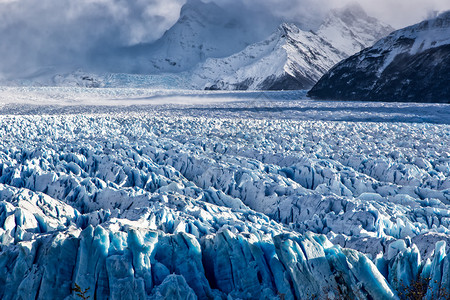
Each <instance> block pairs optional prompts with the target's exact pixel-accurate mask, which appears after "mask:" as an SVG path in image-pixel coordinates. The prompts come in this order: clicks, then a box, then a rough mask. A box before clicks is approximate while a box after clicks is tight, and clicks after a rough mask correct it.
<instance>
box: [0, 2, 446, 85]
mask: <svg viewBox="0 0 450 300" xmlns="http://www.w3.org/2000/svg"><path fill="white" fill-rule="evenodd" d="M189 1H200V0H189ZM204 1H205V2H216V3H217V4H219V5H221V6H226V7H228V8H229V9H230V10H233V9H235V11H236V17H237V18H242V17H245V18H250V20H251V18H261V16H264V18H267V17H268V16H269V18H272V21H274V23H276V22H278V21H279V22H280V23H281V22H282V21H288V22H301V20H307V19H308V18H310V19H317V18H320V16H323V15H324V14H325V13H326V12H327V11H329V10H330V9H332V8H337V7H342V6H344V5H345V4H346V3H348V2H349V0H204ZM185 2H186V0H39V1H38V0H0V40H1V43H0V76H1V74H13V73H18V74H23V75H24V76H25V75H26V74H27V73H32V72H34V69H36V68H37V66H47V65H48V66H50V65H52V64H55V62H57V64H59V65H69V64H74V62H75V63H77V62H84V63H86V62H88V61H89V56H91V55H92V53H95V52H101V51H104V49H108V48H114V47H122V46H129V45H136V44H139V43H149V42H152V41H154V40H156V39H158V38H159V37H160V36H161V35H162V34H163V33H164V32H165V31H166V30H167V29H169V28H170V27H171V26H172V25H173V24H174V23H175V22H176V21H177V19H178V17H179V14H180V9H181V7H182V5H183V4H184V3H185ZM352 2H358V3H360V4H361V6H362V7H363V8H364V9H365V10H366V11H367V13H368V14H369V15H371V16H374V17H377V18H379V19H380V20H382V21H383V22H385V23H388V24H390V25H391V26H393V27H394V28H401V27H404V26H407V25H410V24H413V23H417V22H419V21H421V20H423V19H425V18H426V17H427V16H430V15H432V14H433V12H434V11H444V10H449V9H450V1H449V0H376V1H374V0H358V1H352ZM4 76H5V75H4Z"/></svg>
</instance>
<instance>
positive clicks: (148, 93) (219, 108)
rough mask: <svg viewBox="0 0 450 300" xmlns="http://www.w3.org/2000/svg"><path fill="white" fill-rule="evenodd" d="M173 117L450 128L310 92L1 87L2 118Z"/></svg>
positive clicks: (437, 112) (421, 111)
mask: <svg viewBox="0 0 450 300" xmlns="http://www.w3.org/2000/svg"><path fill="white" fill-rule="evenodd" d="M154 110H158V111H160V112H168V113H174V114H181V115H191V116H205V117H226V118H246V117H248V118H257V119H261V118H271V119H292V120H322V121H352V122H405V123H433V124H450V105H448V104H426V103H388V102H363V101H360V102H359V101H350V102H342V101H313V100H309V99H308V98H307V97H306V91H281V92H278V91H277V92H271V91H264V92H261V91H192V90H173V89H169V90H162V89H159V90H154V89H138V88H132V89H127V88H100V89H92V88H91V89H89V88H74V87H67V88H64V87H0V114H72V113H108V112H121V113H125V112H127V113H130V112H143V111H154Z"/></svg>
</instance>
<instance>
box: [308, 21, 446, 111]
mask: <svg viewBox="0 0 450 300" xmlns="http://www.w3.org/2000/svg"><path fill="white" fill-rule="evenodd" d="M449 17H450V13H446V14H443V15H441V16H440V17H438V18H437V19H435V20H432V21H431V22H430V21H425V22H423V23H420V24H418V25H415V26H412V27H410V28H407V29H405V30H404V31H405V32H404V33H402V30H400V31H398V32H396V33H395V34H392V35H391V36H389V37H388V38H386V39H383V40H381V41H379V42H378V43H377V44H376V45H375V46H373V47H371V48H367V49H365V50H363V51H362V52H360V53H358V54H356V55H354V56H352V57H350V58H348V59H346V60H344V61H342V62H340V63H339V64H337V65H336V66H334V67H333V68H332V69H331V70H330V71H329V72H328V73H326V74H325V75H324V76H323V77H322V78H321V79H320V80H319V81H318V82H317V83H316V85H315V86H314V87H313V88H312V89H311V90H310V91H309V93H308V95H309V96H310V97H312V98H314V99H329V100H363V101H366V100H367V101H396V102H436V103H450V44H444V45H438V46H436V47H433V45H434V44H433V42H432V43H431V45H430V47H428V48H426V47H425V48H426V49H424V50H421V49H422V47H423V45H424V44H425V42H426V41H425V42H422V41H421V40H419V39H420V38H422V36H423V35H424V34H423V32H425V33H426V32H427V31H430V30H431V29H435V28H431V29H430V27H431V25H434V26H439V27H438V28H439V29H441V28H444V29H446V28H448V27H450V26H449V24H450V22H443V20H444V21H445V20H446V19H447V18H449ZM430 24H431V25H430ZM421 32H422V33H421ZM441 32H443V33H444V34H446V33H448V32H449V31H448V30H443V31H441ZM411 33H413V34H416V35H417V36H418V38H417V39H415V38H414V36H413V35H412V34H411ZM443 38H447V39H448V37H443ZM420 43H421V44H420ZM417 44H419V45H420V47H419V49H420V50H421V51H417V50H416V51H415V50H414V49H415V47H416V46H417ZM411 52H412V54H411Z"/></svg>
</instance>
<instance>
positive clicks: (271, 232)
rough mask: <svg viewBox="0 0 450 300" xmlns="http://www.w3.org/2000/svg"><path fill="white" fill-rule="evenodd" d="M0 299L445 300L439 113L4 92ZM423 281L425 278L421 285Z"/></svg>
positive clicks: (446, 185)
mask: <svg viewBox="0 0 450 300" xmlns="http://www.w3.org/2000/svg"><path fill="white" fill-rule="evenodd" d="M0 94H1V97H0V99H1V100H0V138H1V141H2V143H1V144H0V298H1V299H77V297H76V295H75V293H74V291H73V290H72V288H73V287H74V284H77V285H79V286H80V287H81V288H82V289H83V290H85V289H88V290H87V291H86V295H87V296H90V298H91V299H163V298H165V299H314V298H317V299H397V298H400V299H403V298H405V297H406V296H405V295H407V294H408V292H410V291H409V289H408V287H409V286H410V285H411V284H414V283H416V282H417V280H422V281H423V282H425V284H426V285H427V286H426V288H428V292H427V294H426V299H439V298H442V299H444V298H445V297H446V295H447V293H446V290H448V289H450V280H449V278H450V273H449V270H450V269H449V268H448V266H449V264H450V261H449V255H448V254H449V253H450V252H449V251H450V250H449V249H448V247H447V244H448V242H449V241H450V239H449V231H450V206H449V205H450V151H449V149H450V147H449V145H450V124H449V121H450V107H449V106H448V105H442V104H399V103H370V102H352V103H349V102H345V103H342V102H326V101H324V102H315V101H310V100H307V99H304V100H293V99H295V98H297V99H298V98H302V97H303V98H304V92H271V93H256V92H194V91H162V90H160V91H158V90H145V89H95V90H91V89H81V88H11V87H9V88H1V89H0ZM428 280H429V281H428Z"/></svg>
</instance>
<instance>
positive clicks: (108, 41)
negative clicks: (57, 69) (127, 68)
mask: <svg viewBox="0 0 450 300" xmlns="http://www.w3.org/2000/svg"><path fill="white" fill-rule="evenodd" d="M183 2H184V1H183V0H164V1H161V0H150V1H148V0H131V1H127V0H40V1H35V0H15V1H11V0H8V1H5V0H3V1H2V2H0V20H2V22H1V23H0V39H1V41H2V42H1V43H0V57H1V60H0V70H1V71H3V73H7V74H13V73H22V74H24V75H26V74H27V73H31V72H33V71H34V69H36V68H37V67H43V66H44V67H45V66H47V65H65V66H74V67H77V66H78V65H83V64H85V63H87V62H88V61H89V57H91V55H92V53H94V52H107V51H108V49H112V48H115V47H121V46H127V45H133V44H138V43H145V42H150V41H153V40H155V39H156V38H158V37H160V36H161V35H162V34H163V33H164V31H165V30H167V28H169V27H170V26H171V25H173V23H175V22H176V20H177V18H178V16H179V13H180V8H181V6H182V4H183Z"/></svg>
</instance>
